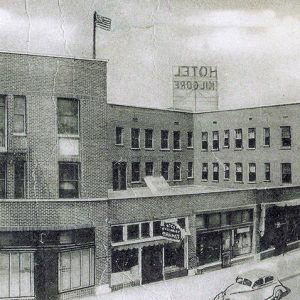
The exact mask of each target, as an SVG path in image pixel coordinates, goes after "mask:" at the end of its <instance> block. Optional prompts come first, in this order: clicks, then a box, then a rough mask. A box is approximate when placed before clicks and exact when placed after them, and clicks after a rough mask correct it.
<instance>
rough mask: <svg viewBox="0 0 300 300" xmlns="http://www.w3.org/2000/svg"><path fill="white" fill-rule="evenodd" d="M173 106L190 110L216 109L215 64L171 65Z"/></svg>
mask: <svg viewBox="0 0 300 300" xmlns="http://www.w3.org/2000/svg"><path fill="white" fill-rule="evenodd" d="M172 73H173V108H175V109H183V110H192V111H198V112H199V111H211V110H217V109H218V73H217V67H216V66H173V68H172Z"/></svg>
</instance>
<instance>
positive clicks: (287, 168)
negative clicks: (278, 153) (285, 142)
mask: <svg viewBox="0 0 300 300" xmlns="http://www.w3.org/2000/svg"><path fill="white" fill-rule="evenodd" d="M281 177H282V183H292V168H291V164H290V163H284V164H281Z"/></svg>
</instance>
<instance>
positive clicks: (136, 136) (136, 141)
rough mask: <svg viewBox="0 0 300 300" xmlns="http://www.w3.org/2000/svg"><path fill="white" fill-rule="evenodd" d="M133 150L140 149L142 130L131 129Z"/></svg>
mask: <svg viewBox="0 0 300 300" xmlns="http://www.w3.org/2000/svg"><path fill="white" fill-rule="evenodd" d="M131 148H132V149H140V129H139V128H131Z"/></svg>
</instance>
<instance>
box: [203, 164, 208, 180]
mask: <svg viewBox="0 0 300 300" xmlns="http://www.w3.org/2000/svg"><path fill="white" fill-rule="evenodd" d="M202 180H205V181H206V180H208V163H203V164H202Z"/></svg>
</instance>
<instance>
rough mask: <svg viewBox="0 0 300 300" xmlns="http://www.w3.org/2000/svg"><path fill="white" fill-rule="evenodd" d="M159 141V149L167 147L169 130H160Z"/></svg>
mask: <svg viewBox="0 0 300 300" xmlns="http://www.w3.org/2000/svg"><path fill="white" fill-rule="evenodd" d="M160 138H161V140H160V141H161V143H160V147H161V149H169V131H168V130H162V131H161V137H160Z"/></svg>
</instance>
